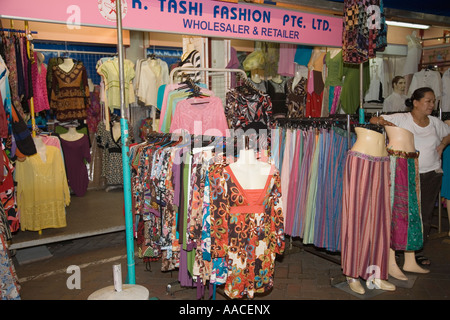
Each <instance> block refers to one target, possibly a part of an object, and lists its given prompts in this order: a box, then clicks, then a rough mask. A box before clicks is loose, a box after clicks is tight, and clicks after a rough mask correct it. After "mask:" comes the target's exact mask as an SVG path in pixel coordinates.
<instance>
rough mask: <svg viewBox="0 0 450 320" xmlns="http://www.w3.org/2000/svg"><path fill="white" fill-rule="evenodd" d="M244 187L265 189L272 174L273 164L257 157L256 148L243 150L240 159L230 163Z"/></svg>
mask: <svg viewBox="0 0 450 320" xmlns="http://www.w3.org/2000/svg"><path fill="white" fill-rule="evenodd" d="M229 167H230V169H231V170H232V171H233V174H234V176H235V177H236V179H237V180H238V181H239V184H240V185H241V186H242V188H244V189H263V188H264V186H265V185H266V182H267V177H268V176H269V174H270V169H271V167H272V166H271V165H270V164H269V163H267V162H262V161H259V160H257V159H256V156H255V151H254V150H248V149H246V150H241V151H240V152H239V159H238V160H237V161H236V162H234V163H231V164H230V165H229Z"/></svg>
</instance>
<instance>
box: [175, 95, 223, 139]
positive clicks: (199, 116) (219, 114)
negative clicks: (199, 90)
mask: <svg viewBox="0 0 450 320" xmlns="http://www.w3.org/2000/svg"><path fill="white" fill-rule="evenodd" d="M182 130H185V131H187V132H188V133H189V134H193V135H206V136H222V137H223V136H229V132H228V125H227V120H226V118H225V111H224V108H223V105H222V100H221V99H220V98H219V97H217V96H212V97H207V98H189V99H184V100H181V101H180V102H178V103H177V106H176V109H175V114H174V115H173V117H172V123H171V125H170V132H171V133H179V132H181V131H182Z"/></svg>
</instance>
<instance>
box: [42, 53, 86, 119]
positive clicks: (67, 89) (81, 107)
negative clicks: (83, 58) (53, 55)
mask: <svg viewBox="0 0 450 320" xmlns="http://www.w3.org/2000/svg"><path fill="white" fill-rule="evenodd" d="M52 72H53V78H52V92H51V101H50V107H51V108H52V109H53V110H54V111H55V114H56V119H57V120H59V121H72V120H84V119H86V117H87V111H86V110H87V108H88V107H89V105H90V94H89V86H88V79H87V71H86V68H85V67H84V65H83V64H82V63H81V62H77V61H74V65H73V67H72V69H71V70H70V71H68V72H66V71H64V70H62V69H61V68H60V67H59V66H54V67H53V71H52Z"/></svg>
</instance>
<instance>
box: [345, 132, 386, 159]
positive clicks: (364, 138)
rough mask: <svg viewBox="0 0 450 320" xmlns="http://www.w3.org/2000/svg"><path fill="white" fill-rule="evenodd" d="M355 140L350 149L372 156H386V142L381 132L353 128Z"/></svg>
mask: <svg viewBox="0 0 450 320" xmlns="http://www.w3.org/2000/svg"><path fill="white" fill-rule="evenodd" d="M355 132H356V135H357V140H356V142H355V144H354V145H353V147H352V151H356V152H360V153H363V154H367V155H371V156H374V157H386V156H387V155H388V153H387V151H386V142H385V140H384V137H383V135H382V134H381V133H379V132H376V131H373V130H368V129H364V128H355Z"/></svg>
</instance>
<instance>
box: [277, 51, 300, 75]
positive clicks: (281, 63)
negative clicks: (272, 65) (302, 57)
mask: <svg viewBox="0 0 450 320" xmlns="http://www.w3.org/2000/svg"><path fill="white" fill-rule="evenodd" d="M296 50H297V45H295V44H290V43H280V54H279V60H278V72H277V73H278V74H279V75H282V76H285V77H293V76H294V75H295V53H296Z"/></svg>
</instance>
